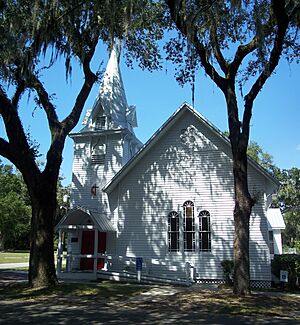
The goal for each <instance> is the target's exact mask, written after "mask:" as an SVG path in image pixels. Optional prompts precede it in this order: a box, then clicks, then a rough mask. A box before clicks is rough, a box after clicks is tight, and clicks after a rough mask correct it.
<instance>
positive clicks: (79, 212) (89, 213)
mask: <svg viewBox="0 0 300 325" xmlns="http://www.w3.org/2000/svg"><path fill="white" fill-rule="evenodd" d="M86 219H90V221H91V223H92V224H93V225H94V227H95V228H96V229H98V230H99V231H103V232H115V231H116V229H115V227H114V225H113V224H112V222H111V221H110V220H109V219H108V218H107V217H106V216H105V215H104V214H103V213H101V212H99V211H96V210H89V209H87V208H85V207H81V206H77V207H76V208H74V209H72V210H70V211H68V212H67V213H66V214H65V216H64V217H63V218H62V219H61V221H60V222H59V223H58V224H57V225H56V227H55V231H57V230H58V229H63V228H65V226H66V225H68V226H70V225H71V226H72V225H74V226H80V225H83V224H87V222H86Z"/></svg>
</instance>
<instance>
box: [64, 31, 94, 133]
mask: <svg viewBox="0 0 300 325" xmlns="http://www.w3.org/2000/svg"><path fill="white" fill-rule="evenodd" d="M97 43H98V37H96V38H95V40H94V43H93V46H92V47H91V49H90V51H89V52H88V53H87V54H86V55H85V57H84V59H83V62H82V67H83V72H84V76H85V80H84V83H83V85H82V87H81V90H80V92H79V94H78V95H77V97H76V101H75V105H74V106H73V108H72V111H71V113H70V114H69V115H68V116H67V117H66V118H65V119H64V120H63V121H62V128H63V131H64V133H65V134H68V133H69V132H70V131H71V130H72V129H73V128H74V126H75V125H76V124H77V123H78V121H79V118H80V115H81V112H82V110H83V107H84V104H85V102H86V100H87V98H88V96H89V94H90V92H91V89H92V87H93V85H94V83H95V82H96V81H97V76H96V75H95V74H94V73H93V72H92V70H91V68H90V62H91V60H92V58H93V55H94V53H95V49H96V46H97Z"/></svg>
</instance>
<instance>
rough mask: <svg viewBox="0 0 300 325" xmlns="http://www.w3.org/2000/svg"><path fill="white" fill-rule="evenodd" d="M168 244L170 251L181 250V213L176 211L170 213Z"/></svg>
mask: <svg viewBox="0 0 300 325" xmlns="http://www.w3.org/2000/svg"><path fill="white" fill-rule="evenodd" d="M168 245H169V252H178V251H179V214H178V213H177V212H176V211H171V212H170V213H169V215H168Z"/></svg>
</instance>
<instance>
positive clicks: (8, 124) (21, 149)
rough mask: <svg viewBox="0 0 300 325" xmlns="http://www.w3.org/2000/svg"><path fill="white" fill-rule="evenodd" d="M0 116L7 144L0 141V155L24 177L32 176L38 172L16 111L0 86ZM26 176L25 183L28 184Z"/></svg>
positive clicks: (2, 140)
mask: <svg viewBox="0 0 300 325" xmlns="http://www.w3.org/2000/svg"><path fill="white" fill-rule="evenodd" d="M0 114H1V116H2V117H3V121H4V125H5V130H6V134H7V137H8V140H9V142H7V141H6V140H4V139H1V146H0V153H1V155H3V156H4V157H6V158H7V159H9V160H10V161H11V162H12V163H13V164H14V165H15V166H16V167H17V168H18V169H19V170H20V171H21V172H22V174H23V175H24V177H26V175H29V174H30V175H32V173H33V171H37V172H39V169H38V167H37V165H36V163H35V159H34V156H33V153H32V151H31V148H30V146H29V144H28V141H27V138H26V135H25V133H24V129H23V126H22V123H21V121H20V117H19V115H18V111H17V110H16V108H15V106H13V105H12V103H11V101H10V100H9V99H8V97H7V96H6V93H5V92H4V91H3V89H2V88H1V86H0ZM30 177H31V176H28V178H27V180H26V181H27V182H30Z"/></svg>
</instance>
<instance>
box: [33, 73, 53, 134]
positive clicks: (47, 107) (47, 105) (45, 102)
mask: <svg viewBox="0 0 300 325" xmlns="http://www.w3.org/2000/svg"><path fill="white" fill-rule="evenodd" d="M30 85H31V86H32V88H34V89H35V91H36V92H37V94H38V97H39V100H40V102H41V104H42V107H43V109H44V111H45V112H46V115H47V120H48V124H49V128H50V130H51V131H53V130H54V129H56V128H57V127H58V125H59V121H58V117H57V114H56V111H55V107H54V105H53V104H52V103H51V101H50V99H49V95H48V93H47V91H46V89H45V88H44V86H43V84H42V82H41V81H40V80H39V79H38V77H37V76H36V75H35V74H34V73H30Z"/></svg>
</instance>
